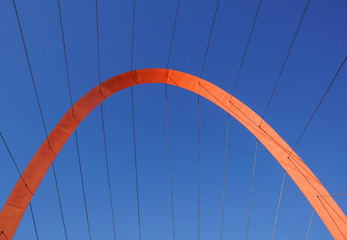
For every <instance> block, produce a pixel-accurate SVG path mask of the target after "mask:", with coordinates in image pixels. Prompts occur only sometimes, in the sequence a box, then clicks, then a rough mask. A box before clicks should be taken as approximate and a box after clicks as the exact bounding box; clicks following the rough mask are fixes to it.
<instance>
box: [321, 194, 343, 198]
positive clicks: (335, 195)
mask: <svg viewBox="0 0 347 240" xmlns="http://www.w3.org/2000/svg"><path fill="white" fill-rule="evenodd" d="M340 196H347V193H338V194H330V195H320V196H319V197H323V198H324V197H340Z"/></svg>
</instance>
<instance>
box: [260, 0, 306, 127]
mask: <svg viewBox="0 0 347 240" xmlns="http://www.w3.org/2000/svg"><path fill="white" fill-rule="evenodd" d="M310 1H311V0H308V1H307V3H306V6H305V9H304V12H303V13H302V15H301V18H300V21H299V24H298V26H297V28H296V31H295V34H294V37H293V39H292V42H291V43H290V46H289V49H288V52H287V54H286V57H285V59H284V62H283V64H282V67H281V70H280V72H279V74H278V76H277V79H276V83H275V85H274V88H273V89H272V93H271V95H270V98H269V101H268V103H267V105H266V108H265V111H264V113H263V116H262V117H261V121H260V124H259V126H260V125H261V124H262V123H263V120H264V117H265V114H266V112H267V110H268V108H269V105H270V102H271V100H272V97H273V95H274V93H275V91H276V88H277V84H278V82H279V80H280V78H281V75H282V72H283V69H284V66H285V65H286V63H287V60H288V57H289V54H290V52H291V50H292V47H293V45H294V41H295V39H296V36H297V34H298V32H299V29H300V26H301V23H302V21H303V19H304V17H305V14H306V10H307V8H308V5H309V3H310Z"/></svg>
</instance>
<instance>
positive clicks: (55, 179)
mask: <svg viewBox="0 0 347 240" xmlns="http://www.w3.org/2000/svg"><path fill="white" fill-rule="evenodd" d="M12 2H13V7H14V10H15V13H16V17H17V23H18V27H19V31H20V35H21V38H22V43H23V47H24V51H25V56H26V59H27V63H28V67H29V72H30V77H31V80H32V84H33V87H34V92H35V97H36V102H37V105H38V108H39V112H40V117H41V121H42V126H43V129H44V133H45V136H46V140H47V144H48V147H49V148H50V149H51V151H52V152H53V153H54V151H53V148H52V147H51V145H50V142H49V139H48V133H47V128H46V123H45V120H44V117H43V111H42V108H41V103H40V99H39V95H38V92H37V88H36V83H35V79H34V74H33V71H32V68H31V64H30V59H29V54H28V51H27V47H26V43H25V39H24V34H23V31H22V26H21V23H20V20H19V15H18V11H17V6H16V3H15V0H12ZM54 154H55V153H54ZM52 166H53V167H54V163H52ZM53 175H54V181H55V186H56V191H57V196H58V202H59V208H60V213H61V218H62V223H63V228H64V233H65V237H66V239H67V233H66V226H65V220H64V215H63V209H62V205H61V199H60V194H59V189H58V182H57V176H56V172H55V171H53ZM30 206H31V205H30ZM31 212H32V208H31ZM32 218H33V219H34V215H33V214H32ZM34 226H35V233H36V237H37V238H38V234H37V231H36V224H35V223H34Z"/></svg>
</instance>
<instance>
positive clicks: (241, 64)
mask: <svg viewBox="0 0 347 240" xmlns="http://www.w3.org/2000/svg"><path fill="white" fill-rule="evenodd" d="M262 1H263V0H260V1H259V5H258V8H257V12H256V14H255V17H254V20H253V24H252V28H251V32H250V33H249V36H248V40H247V43H246V47H245V51H244V52H243V56H242V60H241V63H240V66H239V70H238V71H237V76H236V79H235V83H234V87H233V90H232V91H231V96H230V102H231V100H232V97H233V96H234V92H235V88H236V85H237V81H238V80H239V77H240V73H241V69H242V67H243V62H244V60H245V57H246V54H247V50H248V46H249V43H250V41H251V38H252V34H253V30H254V26H255V23H256V22H257V19H258V14H259V10H260V6H261V3H262Z"/></svg>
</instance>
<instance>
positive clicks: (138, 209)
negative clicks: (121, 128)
mask: <svg viewBox="0 0 347 240" xmlns="http://www.w3.org/2000/svg"><path fill="white" fill-rule="evenodd" d="M135 7H136V1H135V0H134V1H133V28H132V37H131V64H130V70H131V78H132V80H133V81H135V79H134V76H133V72H132V71H133V64H134V39H135V9H136V8H135ZM130 92H131V112H132V120H133V139H134V165H135V181H136V200H137V223H138V231H139V240H141V217H140V196H139V181H138V173H137V154H136V133H135V109H134V90H133V85H131V88H130Z"/></svg>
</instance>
